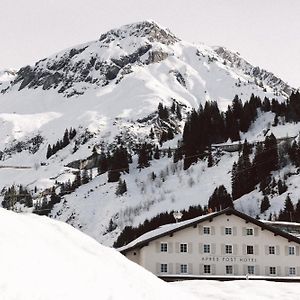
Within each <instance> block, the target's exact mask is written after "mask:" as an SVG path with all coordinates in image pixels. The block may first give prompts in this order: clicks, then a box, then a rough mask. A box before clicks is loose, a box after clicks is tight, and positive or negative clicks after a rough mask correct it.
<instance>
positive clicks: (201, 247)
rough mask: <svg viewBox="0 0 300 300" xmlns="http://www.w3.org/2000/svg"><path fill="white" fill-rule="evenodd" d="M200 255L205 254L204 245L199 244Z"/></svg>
mask: <svg viewBox="0 0 300 300" xmlns="http://www.w3.org/2000/svg"><path fill="white" fill-rule="evenodd" d="M199 253H200V254H202V253H203V244H202V243H200V244H199Z"/></svg>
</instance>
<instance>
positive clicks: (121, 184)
mask: <svg viewBox="0 0 300 300" xmlns="http://www.w3.org/2000/svg"><path fill="white" fill-rule="evenodd" d="M126 192H127V185H126V182H125V180H122V179H120V180H119V182H118V186H117V189H116V195H117V196H121V195H123V194H124V193H126Z"/></svg>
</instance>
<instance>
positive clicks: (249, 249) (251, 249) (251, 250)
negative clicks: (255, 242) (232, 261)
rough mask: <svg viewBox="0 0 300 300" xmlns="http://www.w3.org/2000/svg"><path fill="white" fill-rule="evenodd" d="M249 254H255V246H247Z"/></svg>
mask: <svg viewBox="0 0 300 300" xmlns="http://www.w3.org/2000/svg"><path fill="white" fill-rule="evenodd" d="M247 254H254V249H253V246H248V245H247Z"/></svg>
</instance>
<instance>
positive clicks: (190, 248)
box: [188, 243, 193, 253]
mask: <svg viewBox="0 0 300 300" xmlns="http://www.w3.org/2000/svg"><path fill="white" fill-rule="evenodd" d="M188 253H193V243H188Z"/></svg>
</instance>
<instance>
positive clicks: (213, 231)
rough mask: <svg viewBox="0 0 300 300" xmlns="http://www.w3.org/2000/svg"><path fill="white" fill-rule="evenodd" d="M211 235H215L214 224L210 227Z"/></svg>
mask: <svg viewBox="0 0 300 300" xmlns="http://www.w3.org/2000/svg"><path fill="white" fill-rule="evenodd" d="M210 232H211V235H215V226H211V227H210Z"/></svg>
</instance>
